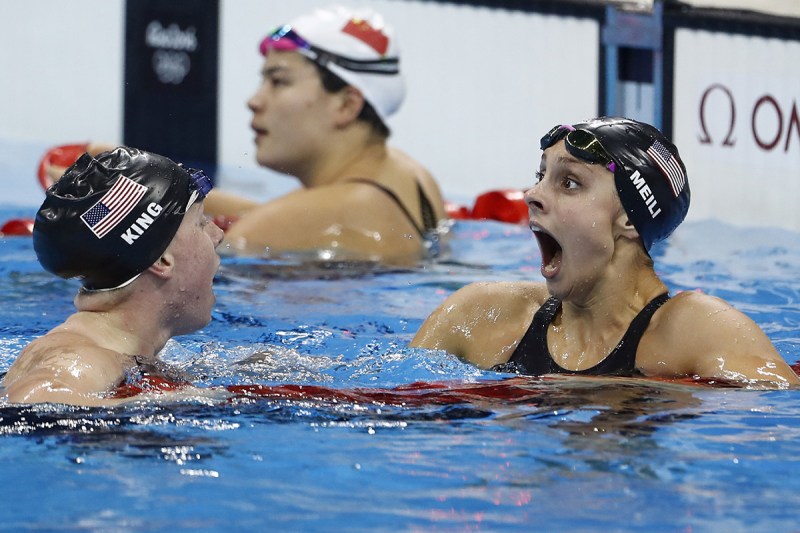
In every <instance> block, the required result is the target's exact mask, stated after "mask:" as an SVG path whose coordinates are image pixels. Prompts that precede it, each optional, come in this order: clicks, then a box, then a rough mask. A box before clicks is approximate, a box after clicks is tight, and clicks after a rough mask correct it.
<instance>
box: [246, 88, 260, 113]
mask: <svg viewBox="0 0 800 533" xmlns="http://www.w3.org/2000/svg"><path fill="white" fill-rule="evenodd" d="M258 93H259V91H256V92H255V94H253V96H251V97H250V98H249V99H248V100H247V108H248V109H249V110H250V111H252V112H253V113H255V112H256V111H258V110H259V109H260V107H261V103H260V100H259V99H258Z"/></svg>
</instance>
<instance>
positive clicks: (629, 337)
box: [496, 293, 669, 375]
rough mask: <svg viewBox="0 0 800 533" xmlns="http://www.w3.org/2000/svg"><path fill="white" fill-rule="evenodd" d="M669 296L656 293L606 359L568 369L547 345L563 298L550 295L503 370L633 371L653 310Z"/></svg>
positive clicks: (500, 367) (576, 372) (601, 373)
mask: <svg viewBox="0 0 800 533" xmlns="http://www.w3.org/2000/svg"><path fill="white" fill-rule="evenodd" d="M667 300H669V294H668V293H664V294H660V295H658V296H656V297H655V298H653V299H652V300H651V301H650V302H648V304H647V305H645V306H644V308H643V309H642V310H641V311H639V313H638V314H637V315H636V317H634V319H633V320H632V321H631V323H630V326H628V330H627V331H626V332H625V334H624V335H623V336H622V339H620V341H619V343H617V345H616V346H615V347H614V349H613V350H612V351H611V353H609V354H608V355H607V356H606V357H605V358H604V359H603V360H602V361H600V362H599V363H597V364H596V365H595V366H593V367H591V368H587V369H585V370H568V369H566V368H563V367H561V366H560V365H558V363H556V362H555V361H554V360H553V357H552V355H551V354H550V349H549V348H548V347H547V330H548V328H549V327H550V324H551V323H552V322H553V320H554V319H555V317H556V314H558V311H559V310H560V309H561V301H560V300H558V299H557V298H549V299H548V300H547V301H546V302H545V303H544V304H543V305H542V306H541V307H540V308H539V310H537V311H536V313H535V314H534V317H533V321H532V322H531V325H530V327H529V328H528V330H527V331H526V332H525V335H524V336H523V337H522V340H521V341H520V343H519V345H518V346H517V348H516V350H514V353H513V354H512V355H511V358H510V359H509V361H508V363H506V364H504V365H498V366H497V367H496V369H497V370H499V371H513V372H520V373H525V374H531V375H542V374H588V375H630V374H632V373H634V372H635V371H636V351H637V349H638V348H639V342H640V341H641V339H642V335H644V332H645V331H646V330H647V327H648V326H649V325H650V319H651V318H652V317H653V314H655V312H656V311H657V310H658V309H659V308H660V307H661V306H662V305H664V303H665V302H666V301H667Z"/></svg>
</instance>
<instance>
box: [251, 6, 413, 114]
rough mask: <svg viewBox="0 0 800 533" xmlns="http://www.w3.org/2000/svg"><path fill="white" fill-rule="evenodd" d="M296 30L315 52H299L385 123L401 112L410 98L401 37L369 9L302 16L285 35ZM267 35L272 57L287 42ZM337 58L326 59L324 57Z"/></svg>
mask: <svg viewBox="0 0 800 533" xmlns="http://www.w3.org/2000/svg"><path fill="white" fill-rule="evenodd" d="M289 28H290V29H291V30H292V31H294V32H295V33H296V34H297V35H299V36H300V37H301V38H302V39H303V40H305V41H307V42H308V44H310V45H311V46H312V47H313V48H315V49H318V50H308V49H303V48H302V47H297V48H296V50H297V51H298V52H299V53H301V54H303V55H306V56H307V57H309V58H310V59H312V60H313V61H315V62H317V63H320V64H322V65H323V66H324V67H325V68H327V69H328V70H330V71H331V72H333V73H334V74H336V75H337V76H339V77H340V78H341V79H342V80H344V81H345V82H346V83H348V84H349V85H352V86H353V87H355V88H357V89H358V90H360V91H361V92H362V94H363V95H364V98H365V99H366V100H367V101H368V102H369V103H370V104H371V105H372V107H373V108H375V111H377V113H378V115H380V117H381V119H383V120H386V118H387V117H389V116H391V115H392V114H393V113H395V112H396V111H397V110H398V109H399V108H400V104H402V102H403V98H404V97H405V92H406V90H405V82H404V80H403V76H402V73H401V72H400V68H399V61H400V49H399V46H398V43H397V38H396V36H395V34H394V31H393V30H392V28H391V27H389V26H387V25H386V24H385V23H384V21H383V17H382V16H381V15H380V14H379V13H376V12H375V11H373V10H372V9H369V8H364V9H349V8H345V7H341V6H337V7H333V8H329V9H318V10H316V11H314V12H313V13H311V14H308V15H303V16H300V17H298V18H296V19H294V20H292V21H291V22H289V23H288V24H287V25H286V26H283V28H282V29H283V30H286V29H289ZM279 31H280V30H278V31H276V32H275V33H273V34H271V35H269V36H267V38H266V39H264V41H263V42H262V44H261V50H262V53H265V54H266V53H268V52H269V50H270V49H271V48H273V47H274V48H276V49H282V48H284V49H285V47H282V46H275V45H274V44H275V43H276V41H280V40H281V39H280V38H279V37H278V32H279ZM319 51H321V52H323V54H322V55H325V53H327V54H328V55H329V56H331V57H330V58H329V59H330V60H329V61H328V60H325V59H326V58H324V57H323V58H322V61H321V60H320V57H319V55H320V54H319V53H317V52H319Z"/></svg>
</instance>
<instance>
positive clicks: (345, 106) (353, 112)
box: [336, 85, 364, 126]
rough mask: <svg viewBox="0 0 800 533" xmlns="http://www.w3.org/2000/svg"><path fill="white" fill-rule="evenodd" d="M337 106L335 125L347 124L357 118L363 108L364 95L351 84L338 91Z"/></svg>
mask: <svg viewBox="0 0 800 533" xmlns="http://www.w3.org/2000/svg"><path fill="white" fill-rule="evenodd" d="M338 96H339V99H338V102H339V107H338V109H337V115H336V125H337V126H347V125H348V124H350V123H352V122H353V121H355V120H356V119H357V118H358V115H360V114H361V110H362V109H363V108H364V95H363V94H361V91H359V90H358V89H356V88H355V87H353V86H352V85H348V86H346V87H345V88H344V89H342V90H341V91H339V94H338Z"/></svg>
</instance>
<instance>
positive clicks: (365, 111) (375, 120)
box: [306, 58, 392, 139]
mask: <svg viewBox="0 0 800 533" xmlns="http://www.w3.org/2000/svg"><path fill="white" fill-rule="evenodd" d="M306 60H307V61H309V62H310V63H311V64H312V65H314V66H315V67H316V68H317V72H319V77H320V80H321V81H322V87H323V88H324V89H325V91H327V92H329V93H337V92H339V91H341V90H342V89H344V88H345V87H347V86H348V85H350V84H349V83H347V82H346V81H344V80H343V79H342V78H340V77H339V76H337V75H336V74H334V73H333V72H331V71H330V70H328V69H327V68H325V67H323V66H322V65H320V64H318V63H317V62H315V61H311V60H310V59H308V58H306ZM356 119H357V120H363V121H364V122H366V123H367V124H369V125H370V127H371V128H372V131H374V132H375V133H377V134H378V135H380V136H381V137H383V138H384V139H386V138H388V137H389V135H391V133H392V132H391V130H390V129H389V128H388V127H387V126H386V124H384V122H383V120H381V117H380V116H378V113H377V111H375V108H374V107H372V104H370V103H369V102H368V101H367V100H366V99H364V107H362V108H361V112H360V113H359V114H358V117H356Z"/></svg>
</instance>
